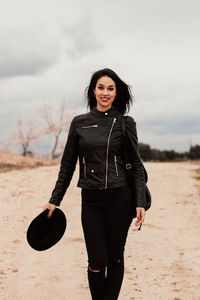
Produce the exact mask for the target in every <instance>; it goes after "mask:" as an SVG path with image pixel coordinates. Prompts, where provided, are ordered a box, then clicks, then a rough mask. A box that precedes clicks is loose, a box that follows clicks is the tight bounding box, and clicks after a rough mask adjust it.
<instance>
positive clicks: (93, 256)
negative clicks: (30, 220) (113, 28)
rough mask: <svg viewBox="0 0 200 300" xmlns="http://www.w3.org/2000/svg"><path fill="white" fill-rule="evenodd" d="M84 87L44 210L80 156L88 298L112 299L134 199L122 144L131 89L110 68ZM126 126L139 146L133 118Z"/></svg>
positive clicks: (140, 175)
mask: <svg viewBox="0 0 200 300" xmlns="http://www.w3.org/2000/svg"><path fill="white" fill-rule="evenodd" d="M85 92H86V95H87V100H88V106H89V108H90V112H88V113H85V114H81V115H78V116H75V117H74V118H73V120H72V122H71V126H70V130H69V134H68V139H67V143H66V146H65V149H64V153H63V156H62V160H61V166H60V171H59V174H58V179H57V182H56V185H55V188H54V190H53V192H52V195H51V198H50V200H49V202H48V203H47V204H46V205H45V206H44V207H43V210H45V209H49V210H50V211H49V213H48V217H50V216H51V215H52V213H53V210H54V209H55V208H56V206H59V205H60V203H61V201H62V199H63V196H64V194H65V192H66V189H67V188H68V186H69V184H70V181H71V179H72V176H73V172H74V170H75V166H76V163H77V159H78V157H79V180H78V183H77V186H78V187H80V188H81V197H82V210H81V221H82V227H83V233H84V238H85V243H86V249H87V254H88V269H87V275H88V282H89V288H90V292H91V296H92V299H93V300H98V299H99V300H106V299H109V300H115V299H117V298H118V295H119V292H120V288H121V285H122V281H123V276H124V247H125V242H126V237H127V233H128V230H129V226H130V224H131V222H132V213H131V209H132V202H133V200H132V194H131V188H130V185H129V182H128V179H127V174H126V169H125V167H124V164H123V153H122V144H121V134H122V125H121V119H122V116H123V115H124V114H125V112H126V111H127V110H128V111H129V108H130V103H132V95H131V91H130V88H129V86H128V85H127V84H126V83H124V82H123V81H122V80H121V79H120V78H119V77H118V75H117V74H116V73H115V72H113V71H112V70H110V69H103V70H99V71H97V72H95V73H94V74H93V75H92V78H91V81H90V84H89V86H88V87H87V88H86V91H85ZM126 128H127V130H128V131H129V135H130V136H131V139H132V142H134V143H135V145H136V146H137V147H138V142H137V131H136V123H135V121H134V119H133V118H132V117H130V116H129V117H127V120H126ZM137 149H138V148H137ZM134 164H135V169H136V172H135V174H136V175H135V176H136V191H137V190H138V192H137V196H136V199H134V200H135V201H136V203H137V205H136V206H137V207H136V211H137V221H136V223H135V225H136V226H139V225H140V224H142V223H143V221H144V216H145V209H144V207H145V188H144V186H145V177H144V171H143V167H142V165H141V163H140V162H139V161H134ZM137 186H138V189H137ZM141 187H142V188H141Z"/></svg>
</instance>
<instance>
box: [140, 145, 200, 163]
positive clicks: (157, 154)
mask: <svg viewBox="0 0 200 300" xmlns="http://www.w3.org/2000/svg"><path fill="white" fill-rule="evenodd" d="M139 152H140V156H141V158H142V160H143V161H185V160H189V159H200V145H195V146H191V147H190V150H189V152H183V153H179V152H176V151H174V150H163V151H162V150H158V149H152V148H151V147H150V145H148V144H143V143H139Z"/></svg>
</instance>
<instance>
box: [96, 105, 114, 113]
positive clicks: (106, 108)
mask: <svg viewBox="0 0 200 300" xmlns="http://www.w3.org/2000/svg"><path fill="white" fill-rule="evenodd" d="M111 107H112V105H111V106H110V107H99V106H98V105H97V106H95V108H96V110H98V111H102V112H104V111H106V110H108V109H110V108H111Z"/></svg>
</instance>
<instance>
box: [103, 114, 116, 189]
mask: <svg viewBox="0 0 200 300" xmlns="http://www.w3.org/2000/svg"><path fill="white" fill-rule="evenodd" d="M115 121H116V118H114V119H113V122H112V126H111V128H110V132H109V135H108V140H107V151H106V179H105V189H107V185H108V149H109V143H110V136H111V133H112V129H113V125H114V123H115Z"/></svg>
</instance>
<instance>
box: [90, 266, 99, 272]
mask: <svg viewBox="0 0 200 300" xmlns="http://www.w3.org/2000/svg"><path fill="white" fill-rule="evenodd" d="M89 270H90V271H92V272H95V273H98V272H100V271H101V270H92V269H91V268H90V267H89Z"/></svg>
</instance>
